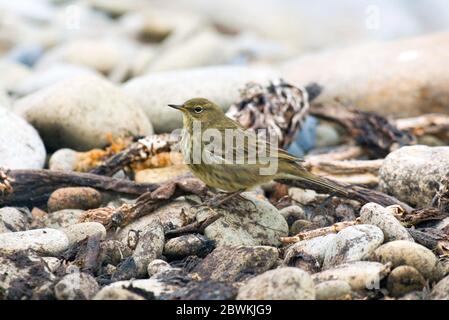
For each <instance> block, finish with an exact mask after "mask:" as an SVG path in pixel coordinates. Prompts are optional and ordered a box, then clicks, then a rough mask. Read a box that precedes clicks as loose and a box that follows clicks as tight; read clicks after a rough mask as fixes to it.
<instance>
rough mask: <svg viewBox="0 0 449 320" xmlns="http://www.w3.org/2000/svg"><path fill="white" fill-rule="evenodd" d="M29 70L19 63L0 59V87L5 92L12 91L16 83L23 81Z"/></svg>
mask: <svg viewBox="0 0 449 320" xmlns="http://www.w3.org/2000/svg"><path fill="white" fill-rule="evenodd" d="M30 75H31V71H30V69H29V68H27V67H26V66H25V65H23V64H21V63H15V62H12V61H8V60H0V88H3V89H5V90H6V91H7V92H11V91H14V89H15V88H16V87H17V85H18V84H20V83H21V82H23V81H25V80H26V79H27V78H28V77H29V76H30Z"/></svg>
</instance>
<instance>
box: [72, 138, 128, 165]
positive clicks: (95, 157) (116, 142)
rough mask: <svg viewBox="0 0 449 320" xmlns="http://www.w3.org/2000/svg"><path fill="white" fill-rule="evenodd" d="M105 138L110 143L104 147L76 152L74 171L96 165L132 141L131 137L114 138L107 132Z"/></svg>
mask: <svg viewBox="0 0 449 320" xmlns="http://www.w3.org/2000/svg"><path fill="white" fill-rule="evenodd" d="M107 140H108V142H109V143H110V145H109V146H108V147H106V148H105V149H92V150H90V151H86V152H80V153H79V154H78V160H77V163H76V166H75V171H79V172H88V171H90V170H92V169H93V168H95V167H98V166H99V165H100V164H101V163H102V162H103V161H104V160H106V159H107V158H109V157H111V156H113V155H114V154H117V153H119V152H120V151H122V150H124V149H125V148H126V147H127V146H129V145H130V144H131V143H132V137H126V138H122V137H118V138H114V137H113V136H112V134H111V133H108V134H107Z"/></svg>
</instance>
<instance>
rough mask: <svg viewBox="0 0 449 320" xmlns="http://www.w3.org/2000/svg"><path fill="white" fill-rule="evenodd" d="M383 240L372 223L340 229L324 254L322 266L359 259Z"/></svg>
mask: <svg viewBox="0 0 449 320" xmlns="http://www.w3.org/2000/svg"><path fill="white" fill-rule="evenodd" d="M383 241H384V235H383V233H382V230H380V229H379V228H378V227H376V226H373V225H368V224H365V225H363V224H362V225H356V226H352V227H347V228H345V229H343V230H342V231H340V232H339V233H338V234H337V237H335V240H334V241H332V242H331V243H330V244H329V246H328V248H327V250H326V254H325V256H324V261H323V267H324V268H330V267H332V266H336V265H339V264H343V263H348V262H353V261H360V260H363V259H365V258H367V257H368V256H370V254H371V253H372V252H373V251H374V250H376V249H377V247H379V246H380V245H381V244H382V243H383Z"/></svg>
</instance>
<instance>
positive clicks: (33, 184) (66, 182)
mask: <svg viewBox="0 0 449 320" xmlns="http://www.w3.org/2000/svg"><path fill="white" fill-rule="evenodd" d="M71 186H80V187H92V188H95V189H98V190H102V191H111V192H116V193H123V194H130V195H137V196H140V195H141V194H144V193H145V192H148V191H153V190H155V189H156V188H157V187H158V186H159V185H157V184H149V183H136V182H133V181H130V180H125V179H115V178H110V177H104V176H100V175H96V174H91V173H80V172H63V171H52V170H8V169H2V170H0V205H23V206H25V205H29V206H35V205H39V204H42V203H45V202H46V201H47V200H48V197H49V196H50V194H51V193H52V192H53V191H55V190H56V189H59V188H63V187H71Z"/></svg>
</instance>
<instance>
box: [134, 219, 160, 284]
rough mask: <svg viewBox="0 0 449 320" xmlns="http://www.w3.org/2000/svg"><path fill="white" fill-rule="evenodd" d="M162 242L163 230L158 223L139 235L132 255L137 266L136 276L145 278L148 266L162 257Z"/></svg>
mask: <svg viewBox="0 0 449 320" xmlns="http://www.w3.org/2000/svg"><path fill="white" fill-rule="evenodd" d="M164 242H165V237H164V228H163V227H162V225H161V224H160V223H153V224H151V225H149V226H148V227H147V228H146V229H145V230H144V231H143V232H142V233H141V234H140V235H139V242H138V243H137V246H136V248H135V249H134V252H133V254H132V257H133V259H134V261H135V263H136V266H137V275H138V276H140V277H143V276H145V275H146V274H147V272H148V271H147V268H148V264H149V263H150V262H151V261H153V260H154V259H156V258H159V257H160V256H161V255H162V251H163V249H164Z"/></svg>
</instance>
